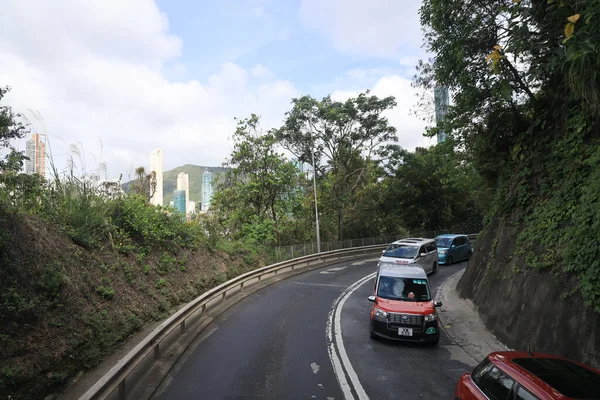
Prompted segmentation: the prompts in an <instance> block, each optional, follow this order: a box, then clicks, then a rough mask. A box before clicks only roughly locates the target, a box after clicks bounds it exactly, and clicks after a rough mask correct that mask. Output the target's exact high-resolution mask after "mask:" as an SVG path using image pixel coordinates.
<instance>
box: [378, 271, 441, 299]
mask: <svg viewBox="0 0 600 400" xmlns="http://www.w3.org/2000/svg"><path fill="white" fill-rule="evenodd" d="M377 296H379V297H381V298H383V299H388V300H403V301H431V296H430V294H429V285H428V284H427V280H426V279H414V278H400V277H395V276H381V277H379V285H378V287H377Z"/></svg>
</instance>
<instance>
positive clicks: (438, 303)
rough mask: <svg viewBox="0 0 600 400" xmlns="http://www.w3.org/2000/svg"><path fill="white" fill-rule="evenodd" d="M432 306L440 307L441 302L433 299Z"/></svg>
mask: <svg viewBox="0 0 600 400" xmlns="http://www.w3.org/2000/svg"><path fill="white" fill-rule="evenodd" d="M433 306H434V307H441V306H442V302H441V301H434V302H433Z"/></svg>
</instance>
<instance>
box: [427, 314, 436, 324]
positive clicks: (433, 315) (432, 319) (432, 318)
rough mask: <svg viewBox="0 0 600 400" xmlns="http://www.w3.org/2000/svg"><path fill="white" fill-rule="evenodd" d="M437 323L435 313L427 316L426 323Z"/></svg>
mask: <svg viewBox="0 0 600 400" xmlns="http://www.w3.org/2000/svg"><path fill="white" fill-rule="evenodd" d="M432 321H435V313H432V314H427V315H425V322H432Z"/></svg>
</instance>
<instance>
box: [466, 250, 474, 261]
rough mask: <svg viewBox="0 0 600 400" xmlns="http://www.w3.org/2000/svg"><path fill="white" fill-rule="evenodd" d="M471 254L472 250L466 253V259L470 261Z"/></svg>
mask: <svg viewBox="0 0 600 400" xmlns="http://www.w3.org/2000/svg"><path fill="white" fill-rule="evenodd" d="M472 256H473V252H471V251H470V252H468V253H467V261H471V257H472Z"/></svg>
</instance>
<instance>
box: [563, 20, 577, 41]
mask: <svg viewBox="0 0 600 400" xmlns="http://www.w3.org/2000/svg"><path fill="white" fill-rule="evenodd" d="M573 32H575V24H573V23H572V22H569V23H568V24H567V26H565V36H566V37H567V39H568V38H570V37H571V36H573Z"/></svg>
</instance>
